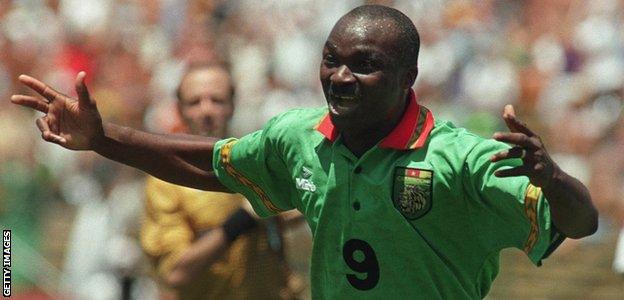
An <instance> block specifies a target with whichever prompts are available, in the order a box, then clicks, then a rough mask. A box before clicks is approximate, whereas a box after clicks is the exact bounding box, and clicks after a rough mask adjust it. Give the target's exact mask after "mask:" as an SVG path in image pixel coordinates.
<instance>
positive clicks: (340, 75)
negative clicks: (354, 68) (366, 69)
mask: <svg viewBox="0 0 624 300" xmlns="http://www.w3.org/2000/svg"><path fill="white" fill-rule="evenodd" d="M329 79H330V80H331V82H332V83H333V84H335V85H339V86H340V85H349V84H352V83H355V76H353V72H351V70H350V69H349V67H347V66H346V65H342V66H340V67H339V68H338V70H336V72H335V73H334V74H332V75H331V77H330V78H329Z"/></svg>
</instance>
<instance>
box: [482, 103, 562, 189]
mask: <svg viewBox="0 0 624 300" xmlns="http://www.w3.org/2000/svg"><path fill="white" fill-rule="evenodd" d="M503 120H505V124H506V125H507V128H509V131H510V132H497V133H494V136H493V138H494V139H495V140H497V141H500V142H505V143H508V144H512V145H514V147H512V148H511V149H509V150H505V151H501V152H498V153H496V154H494V155H493V156H492V157H491V158H490V160H491V161H492V162H497V161H500V160H503V159H511V158H520V159H522V165H521V166H518V167H514V168H510V169H503V170H498V171H496V172H495V173H494V174H495V175H496V176H498V177H513V176H527V177H529V180H530V181H531V184H533V185H534V186H538V187H542V188H544V187H546V186H548V184H549V183H550V181H551V180H552V179H553V178H554V176H555V175H556V172H557V171H558V168H559V167H558V166H557V165H556V164H555V162H553V160H552V159H551V158H550V156H549V155H548V152H546V148H545V147H544V143H543V142H542V139H541V138H540V137H539V136H538V135H537V134H535V133H533V131H531V130H530V129H529V128H528V127H527V126H526V124H525V123H524V122H522V121H520V120H518V119H517V118H516V113H515V111H514V108H513V106H512V105H505V109H504V110H503Z"/></svg>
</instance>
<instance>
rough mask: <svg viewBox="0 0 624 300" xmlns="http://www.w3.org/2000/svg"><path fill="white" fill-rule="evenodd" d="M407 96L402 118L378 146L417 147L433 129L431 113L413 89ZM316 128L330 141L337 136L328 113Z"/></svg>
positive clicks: (336, 130)
mask: <svg viewBox="0 0 624 300" xmlns="http://www.w3.org/2000/svg"><path fill="white" fill-rule="evenodd" d="M409 97H410V101H409V103H408V105H407V109H406V110H405V113H404V114H403V118H402V119H401V121H400V122H399V124H398V125H397V126H396V127H395V128H394V129H393V130H392V132H390V134H388V136H386V137H385V138H384V139H383V140H382V141H381V143H380V144H379V147H381V148H391V149H397V150H408V149H418V148H420V147H422V146H423V145H424V144H425V142H426V141H427V138H428V137H429V133H430V132H431V129H433V114H432V113H431V111H429V110H428V109H427V108H425V107H424V106H421V105H419V104H418V103H417V102H416V94H415V93H414V91H413V90H410V94H409ZM316 130H318V131H319V132H320V133H322V134H323V135H324V136H325V137H326V138H327V139H328V140H330V141H332V142H333V141H335V140H336V138H338V129H337V128H336V127H335V126H334V124H333V123H332V121H331V118H330V117H329V113H328V114H326V115H325V116H324V117H323V118H322V119H321V122H320V123H319V124H318V125H317V126H316Z"/></svg>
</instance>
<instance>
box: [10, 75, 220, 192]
mask: <svg viewBox="0 0 624 300" xmlns="http://www.w3.org/2000/svg"><path fill="white" fill-rule="evenodd" d="M85 76H86V75H85V73H84V72H80V73H78V76H77V77H76V92H77V94H78V99H74V98H71V97H69V96H67V95H64V94H62V93H59V92H57V91H56V90H54V89H53V88H52V87H50V86H48V85H47V84H45V83H43V82H41V81H39V80H37V79H35V78H33V77H30V76H26V75H21V76H20V77H19V80H20V82H21V83H22V84H24V85H26V86H27V87H29V88H31V89H33V90H34V91H35V92H37V93H38V94H39V95H41V96H42V97H43V98H39V97H32V96H27V95H13V96H12V97H11V101H12V102H13V103H15V104H19V105H22V106H26V107H30V108H32V109H35V110H38V111H40V112H43V113H44V114H45V115H44V116H43V117H41V118H39V119H37V122H36V124H37V127H38V128H39V130H40V131H41V136H42V138H43V139H44V140H46V141H48V142H52V143H55V144H58V145H61V146H63V147H65V148H67V149H71V150H93V151H95V152H97V153H99V154H101V155H102V156H105V157H107V158H109V159H112V160H115V161H118V162H120V163H123V164H126V165H129V166H131V167H135V168H137V169H140V170H143V171H145V172H147V173H149V174H151V175H153V176H155V177H158V178H160V179H163V180H165V181H169V182H171V183H175V184H179V185H184V186H188V187H192V188H197V189H203V190H212V191H225V192H227V191H228V190H227V188H226V187H224V186H223V185H221V183H220V182H219V181H218V180H217V178H216V176H215V174H214V172H213V168H212V151H213V148H214V143H215V142H216V140H215V139H212V138H204V137H196V136H190V135H157V134H150V133H146V132H141V131H138V130H134V129H131V128H127V127H121V126H117V125H113V124H109V123H104V122H102V118H101V117H100V113H99V111H98V109H97V106H96V103H95V101H94V100H93V99H92V98H91V97H90V95H89V91H88V89H87V86H86V85H85V82H84V78H85Z"/></svg>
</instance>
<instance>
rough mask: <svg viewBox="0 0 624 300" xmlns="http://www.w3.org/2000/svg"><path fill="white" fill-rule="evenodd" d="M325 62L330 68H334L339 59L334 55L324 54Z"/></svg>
mask: <svg viewBox="0 0 624 300" xmlns="http://www.w3.org/2000/svg"><path fill="white" fill-rule="evenodd" d="M323 64H324V65H325V66H326V67H328V68H333V67H336V66H337V65H338V61H337V60H336V58H335V57H334V56H333V55H331V54H326V55H325V56H323Z"/></svg>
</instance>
